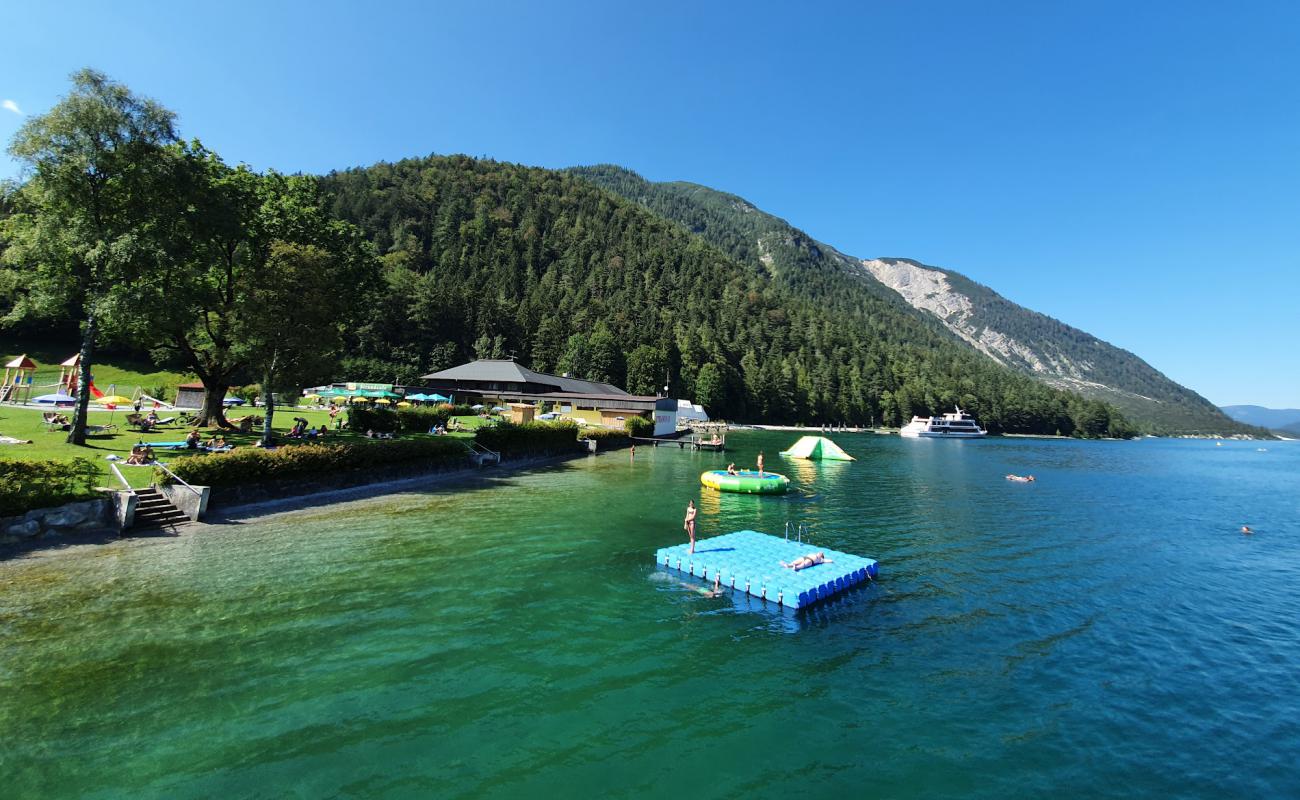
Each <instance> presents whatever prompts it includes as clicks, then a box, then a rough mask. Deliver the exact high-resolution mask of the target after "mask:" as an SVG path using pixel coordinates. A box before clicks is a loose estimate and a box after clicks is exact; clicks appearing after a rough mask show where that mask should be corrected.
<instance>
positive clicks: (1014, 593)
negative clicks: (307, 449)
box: [0, 433, 1300, 798]
mask: <svg viewBox="0 0 1300 800" xmlns="http://www.w3.org/2000/svg"><path fill="white" fill-rule="evenodd" d="M795 438H796V435H795V434H790V433H782V434H777V433H733V434H732V435H731V437H730V441H729V444H731V445H732V446H733V450H732V452H731V453H728V454H725V455H717V454H695V453H690V452H682V451H679V450H678V449H676V448H672V449H664V448H661V449H658V450H653V449H650V448H646V447H641V448H638V451H637V454H636V457H635V460H633V459H632V458H631V457H630V456H629V454H628V453H627V452H626V451H624V452H622V453H614V454H609V455H602V456H596V457H590V458H586V459H583V460H577V461H572V462H568V463H565V464H562V465H556V466H551V467H545V468H541V469H538V470H534V471H531V472H524V473H519V474H514V475H509V474H502V475H501V476H499V477H496V478H491V479H486V480H479V481H474V482H470V483H462V484H458V485H447V486H443V487H440V488H437V489H434V490H431V491H429V492H426V493H408V494H401V495H390V496H387V497H382V498H374V499H370V500H364V501H357V502H352V503H347V504H339V505H333V506H329V507H324V508H319V509H315V510H312V511H300V512H293V513H286V514H280V515H276V516H271V517H263V518H261V519H257V520H252V521H245V522H232V523H228V524H220V525H210V526H204V527H203V528H202V529H201V530H200V532H199V533H197V534H195V535H186V536H184V537H180V538H170V539H167V538H158V539H136V540H126V541H123V542H120V543H114V544H109V545H102V546H86V547H80V548H74V549H71V550H66V551H62V552H53V553H47V554H44V555H40V556H37V557H26V558H21V559H13V560H10V561H7V562H0V732H2V735H3V742H0V787H3V788H2V789H0V794H3V796H5V797H7V798H27V797H33V798H35V797H93V798H116V797H132V798H139V797H167V798H177V797H222V798H230V797H268V798H269V797H304V798H307V797H311V798H317V797H359V798H361V797H440V798H454V797H512V798H513V797H589V796H608V797H678V796H681V795H683V794H686V793H689V794H690V795H691V796H693V797H705V798H712V797H719V798H721V797H728V798H730V797H748V798H766V797H802V796H810V795H813V794H817V795H821V794H823V793H827V792H829V793H833V794H832V796H879V797H899V798H906V797H959V796H960V797H990V798H1003V797H1033V796H1038V797H1042V796H1047V795H1049V794H1056V793H1060V792H1068V793H1069V794H1070V795H1074V796H1098V797H1100V796H1106V797H1139V796H1143V797H1149V796H1158V797H1216V798H1220V797H1274V796H1291V797H1295V796H1300V443H1276V442H1266V443H1253V442H1249V443H1248V442H1224V443H1223V445H1222V446H1215V443H1214V442H1213V441H1164V440H1142V441H1136V442H1071V441H1048V440H1031V439H989V440H987V441H982V442H936V441H926V440H921V441H913V440H901V439H899V438H897V437H883V436H873V435H869V434H862V435H854V434H845V435H841V436H837V437H835V438H836V441H837V442H839V443H840V444H841V445H842V446H843V447H844V448H845V449H846V450H848V451H849V452H850V453H852V454H853V455H855V456H857V457H858V458H859V460H858V461H857V462H854V463H850V464H844V463H831V462H826V463H818V462H792V461H785V460H784V459H782V458H780V457H779V456H777V455H776V453H777V451H779V450H780V449H783V448H784V447H786V446H788V445H789V444H790V443H792V442H793V441H794V439H795ZM1260 447H1264V448H1267V449H1266V451H1265V452H1260V450H1259V449H1258V448H1260ZM759 448H762V449H764V450H765V451H766V461H767V466H768V468H769V469H773V468H775V469H778V470H780V471H782V472H785V473H786V474H788V475H789V476H790V477H791V478H792V480H793V481H794V483H795V484H796V485H797V486H799V487H800V491H799V492H797V493H795V494H792V495H789V496H787V497H784V498H768V497H746V496H735V495H718V494H714V493H712V492H709V491H707V490H702V489H701V487H700V485H699V482H698V476H699V473H700V472H701V471H703V470H705V469H712V468H717V467H719V466H725V464H726V462H727V460H729V459H734V460H735V461H737V462H738V463H740V464H744V465H748V464H752V463H753V456H754V455H755V454H756V452H757V451H758V449H759ZM1008 472H1017V473H1021V474H1025V473H1032V474H1034V475H1035V476H1036V477H1037V478H1038V480H1037V482H1036V483H1033V484H1014V483H1009V482H1007V481H1005V480H1003V477H1002V476H1003V475H1004V474H1006V473H1008ZM692 498H694V499H695V500H696V502H697V504H699V506H700V508H701V515H700V523H699V530H700V534H701V536H709V535H713V534H717V533H723V532H728V531H732V530H736V529H741V528H754V529H756V530H761V531H767V532H770V533H776V534H780V533H781V532H782V530H783V528H784V525H785V523H786V522H787V521H789V522H793V523H799V522H803V523H807V524H808V525H809V527H810V528H811V530H812V542H813V544H814V545H822V546H825V547H831V548H836V549H842V550H847V551H850V552H855V553H860V554H863V555H866V556H870V557H873V558H877V559H879V560H880V562H881V579H880V581H879V582H878V583H877V584H876V585H874V586H870V587H868V588H866V589H863V590H860V591H857V592H854V593H852V594H850V595H849V596H848V597H847V598H846V599H844V600H842V601H837V602H833V603H831V604H829V605H827V606H824V607H819V608H815V609H813V610H812V611H810V612H807V613H802V614H799V615H793V614H788V613H787V614H781V613H777V612H773V611H770V610H763V609H760V608H755V607H751V606H752V604H750V603H747V602H740V601H738V600H737V599H736V598H732V597H725V596H724V597H719V598H710V597H705V596H702V595H701V594H700V593H699V592H697V591H695V590H694V588H692V586H690V585H688V584H684V583H683V582H682V581H680V580H678V579H676V578H673V577H671V576H670V575H669V574H668V573H665V572H661V571H658V570H656V568H655V567H654V565H653V563H652V559H653V552H654V550H655V548H657V547H661V546H664V545H666V544H672V543H675V542H677V541H679V540H680V539H681V537H682V535H683V534H682V532H681V518H682V512H683V509H684V507H685V505H686V501H687V500H688V499H692ZM1243 524H1247V525H1250V526H1251V527H1252V528H1254V529H1255V531H1256V533H1255V535H1253V536H1244V535H1242V534H1241V533H1239V532H1238V531H1239V528H1240V527H1241V526H1242V525H1243Z"/></svg>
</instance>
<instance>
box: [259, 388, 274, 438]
mask: <svg viewBox="0 0 1300 800" xmlns="http://www.w3.org/2000/svg"><path fill="white" fill-rule="evenodd" d="M262 397H263V401H262V406H263V411H264V412H265V413H263V414H262V446H263V447H270V446H271V445H272V444H274V441H273V440H272V437H271V419H272V417H274V416H275V392H274V391H273V390H272V388H271V370H269V369H268V370H267V371H266V372H265V373H263V375H262Z"/></svg>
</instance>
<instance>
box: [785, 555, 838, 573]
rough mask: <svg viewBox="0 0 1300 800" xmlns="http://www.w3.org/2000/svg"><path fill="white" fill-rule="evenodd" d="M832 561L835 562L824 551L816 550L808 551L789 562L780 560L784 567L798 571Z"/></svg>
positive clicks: (831, 562)
mask: <svg viewBox="0 0 1300 800" xmlns="http://www.w3.org/2000/svg"><path fill="white" fill-rule="evenodd" d="M833 563H835V562H833V561H831V560H830V559H829V558H827V557H826V554H825V553H824V552H822V551H820V550H818V551H817V552H816V553H809V554H808V555H806V556H799V557H798V558H796V559H795V560H794V561H791V562H790V563H789V564H787V563H785V562H784V561H782V562H781V566H783V567H785V568H786V569H792V570H794V571H795V572H798V571H799V570H801V569H807V568H808V567H813V566H816V565H818V564H833Z"/></svg>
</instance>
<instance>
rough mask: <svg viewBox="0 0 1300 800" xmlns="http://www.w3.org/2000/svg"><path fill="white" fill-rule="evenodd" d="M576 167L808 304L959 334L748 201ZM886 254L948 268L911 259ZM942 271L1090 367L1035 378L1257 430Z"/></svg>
mask: <svg viewBox="0 0 1300 800" xmlns="http://www.w3.org/2000/svg"><path fill="white" fill-rule="evenodd" d="M568 172H570V173H571V174H574V175H577V176H579V177H582V178H583V179H584V180H587V181H590V182H591V183H594V184H596V185H597V186H600V187H602V188H605V189H608V190H610V191H612V192H614V193H616V194H618V195H620V196H621V197H624V198H626V199H628V200H631V201H633V202H635V203H638V204H639V205H642V206H644V207H645V208H647V209H649V210H651V211H653V212H654V213H655V214H657V215H659V216H662V217H664V218H666V219H669V220H672V221H674V222H676V223H678V224H679V225H681V226H682V227H684V228H685V229H686V230H688V231H690V232H691V233H692V234H695V235H698V236H700V237H701V238H703V239H705V240H706V241H708V242H709V243H711V244H713V245H715V246H717V247H718V248H719V249H721V250H722V251H723V252H724V253H726V254H727V255H729V256H731V257H732V258H733V259H735V260H737V261H740V262H741V263H744V264H747V265H749V266H750V267H752V268H754V269H758V270H762V271H765V272H766V273H768V274H769V275H771V276H772V279H773V280H774V281H775V282H776V283H777V284H779V285H780V286H782V287H783V288H785V289H787V290H788V291H789V292H790V293H791V294H792V295H794V296H796V297H798V298H800V299H802V300H805V301H810V302H813V303H817V304H821V305H825V306H826V307H829V308H834V309H835V310H837V311H838V312H840V313H843V314H845V315H847V316H848V317H849V318H854V317H862V316H867V317H872V318H881V317H885V318H890V319H892V320H894V322H893V325H894V326H895V328H897V327H898V326H905V327H909V328H915V327H916V326H917V325H920V326H921V327H924V328H926V329H927V330H930V331H932V332H935V333H937V334H939V335H940V336H951V334H950V333H949V332H948V330H947V328H946V327H944V325H943V323H942V322H940V321H939V320H938V319H937V318H935V317H933V316H931V315H929V314H926V313H922V312H919V311H916V310H915V309H913V308H912V307H911V306H910V305H909V304H908V303H907V302H906V301H905V300H903V299H902V298H901V297H900V296H899V295H898V294H897V293H896V292H894V291H893V290H892V289H890V288H889V287H887V286H885V285H883V284H881V283H880V282H879V281H877V280H876V279H875V278H874V277H873V276H871V275H870V274H869V273H867V272H865V271H864V270H863V269H862V268H861V263H860V261H859V259H857V258H854V257H851V256H848V255H845V254H843V253H840V252H839V251H837V250H835V249H834V248H833V247H830V246H828V245H825V244H822V243H820V242H818V241H816V240H815V239H813V238H812V237H810V236H808V234H806V233H804V232H803V231H801V230H799V229H797V228H795V227H793V226H792V225H790V224H789V223H788V222H786V221H785V220H783V219H780V218H779V217H775V216H773V215H771V214H768V213H766V212H764V211H762V210H761V209H758V208H756V207H754V206H753V205H752V204H751V203H749V202H747V201H746V200H744V199H743V198H741V197H738V196H736V195H732V194H728V193H726V192H720V191H718V190H716V189H711V188H709V187H706V186H700V185H698V184H693V183H687V182H681V181H672V182H663V183H656V182H651V181H647V180H646V179H645V178H643V177H642V176H640V175H638V174H636V173H635V172H632V171H630V170H628V169H625V168H623V167H619V166H615V165H608V164H602V165H596V166H590V167H574V168H571V169H569V170H568ZM886 260H889V261H907V262H909V263H912V264H916V265H917V266H923V267H925V268H926V269H939V268H937V267H929V266H926V265H923V264H919V263H918V262H915V261H911V260H910V259H886ZM939 271H941V272H943V273H944V274H945V275H947V276H948V279H949V282H950V284H951V285H952V287H953V288H954V289H955V290H957V291H959V292H961V293H962V294H964V295H966V296H967V297H968V298H970V300H971V302H972V305H973V309H972V312H973V313H972V318H971V322H972V323H974V324H975V325H977V326H984V327H987V328H989V329H991V330H995V331H998V332H1000V333H1002V334H1005V335H1007V336H1010V337H1011V338H1013V339H1015V340H1016V341H1017V342H1018V343H1020V344H1022V345H1027V346H1028V347H1029V348H1031V349H1032V350H1033V351H1035V352H1036V353H1038V354H1040V356H1041V357H1043V360H1044V361H1050V362H1057V363H1060V362H1063V361H1066V360H1068V361H1069V362H1070V363H1072V364H1075V365H1078V366H1080V367H1081V368H1082V371H1083V372H1084V374H1083V375H1082V376H1081V378H1082V379H1081V380H1078V381H1066V380H1054V376H1052V375H1045V374H1043V373H1037V372H1035V371H1034V369H1033V368H1032V366H1031V365H1030V363H1029V362H1027V361H1024V362H1019V361H1017V360H1016V359H1015V357H1014V354H1013V355H1012V356H1010V357H1009V362H1008V363H1010V364H1011V365H1012V366H1015V367H1018V368H1020V369H1021V370H1023V371H1024V372H1025V373H1026V374H1027V375H1030V376H1031V377H1034V378H1036V379H1039V380H1043V381H1046V382H1048V383H1049V384H1052V385H1057V386H1064V387H1065V388H1069V389H1071V390H1074V391H1079V392H1082V393H1083V394H1085V396H1088V397H1091V398H1093V399H1098V400H1102V401H1104V402H1107V403H1109V404H1112V405H1113V406H1115V407H1118V408H1119V409H1120V411H1121V412H1122V413H1123V414H1124V415H1125V417H1127V418H1128V419H1130V420H1132V421H1134V422H1135V423H1136V424H1138V425H1139V426H1140V427H1141V428H1143V429H1144V430H1147V431H1150V432H1156V433H1180V432H1215V433H1231V432H1253V433H1258V431H1253V430H1252V429H1250V428H1249V427H1248V426H1244V425H1239V424H1238V423H1235V422H1233V421H1232V420H1230V419H1228V418H1227V417H1225V416H1224V415H1223V414H1221V413H1220V412H1219V410H1218V409H1217V408H1216V407H1215V406H1214V405H1213V404H1212V403H1210V402H1209V401H1208V400H1206V399H1205V398H1203V397H1201V396H1200V395H1198V394H1196V393H1195V392H1193V391H1191V390H1189V389H1187V388H1185V387H1183V386H1180V385H1178V384H1177V383H1175V382H1174V381H1171V380H1169V378H1167V377H1165V376H1164V375H1163V374H1161V373H1160V372H1159V371H1157V370H1156V369H1154V368H1153V367H1151V365H1150V364H1147V363H1146V362H1145V361H1143V360H1142V359H1140V358H1138V357H1137V356H1135V355H1133V354H1132V353H1129V352H1128V351H1125V350H1121V349H1120V348H1118V347H1114V346H1113V345H1110V344H1107V343H1106V342H1103V341H1100V340H1099V339H1097V338H1096V337H1095V336H1092V335H1090V334H1088V333H1086V332H1084V331H1081V330H1079V329H1077V328H1073V327H1071V326H1069V325H1066V324H1064V323H1062V322H1059V321H1057V320H1055V319H1052V318H1051V317H1047V316H1045V315H1043V314H1039V313H1037V312H1035V311H1031V310H1029V309H1027V308H1023V307H1021V306H1018V305H1016V304H1015V303H1012V302H1011V301H1009V300H1007V299H1005V298H1003V297H1002V296H1000V295H998V294H997V293H996V292H994V291H993V290H991V289H989V288H988V287H986V286H983V285H981V284H978V283H976V282H974V281H972V280H970V279H969V278H966V277H965V276H963V275H961V274H960V273H957V272H953V271H951V270H946V269H940V270H939ZM951 338H952V340H953V341H954V342H956V343H957V344H958V345H959V346H961V347H963V348H969V347H970V345H968V344H966V343H965V342H964V341H963V340H961V339H958V338H957V337H955V336H953V337H951Z"/></svg>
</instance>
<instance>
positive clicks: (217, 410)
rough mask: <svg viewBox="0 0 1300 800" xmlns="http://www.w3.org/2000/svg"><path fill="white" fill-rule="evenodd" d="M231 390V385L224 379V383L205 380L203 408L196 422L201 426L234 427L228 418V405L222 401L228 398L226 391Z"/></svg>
mask: <svg viewBox="0 0 1300 800" xmlns="http://www.w3.org/2000/svg"><path fill="white" fill-rule="evenodd" d="M229 390H230V385H229V384H227V383H225V382H224V381H223V382H222V383H207V382H204V384H203V410H202V411H200V412H199V418H198V420H197V421H196V422H195V423H194V424H195V425H198V426H200V427H203V426H207V427H218V428H231V427H234V426H232V425H231V424H230V423H229V422H228V421H227V420H226V407H225V406H224V405H222V402H223V401H224V400H225V399H226V392H228V391H229Z"/></svg>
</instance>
